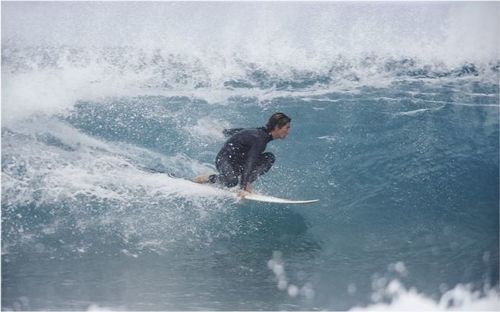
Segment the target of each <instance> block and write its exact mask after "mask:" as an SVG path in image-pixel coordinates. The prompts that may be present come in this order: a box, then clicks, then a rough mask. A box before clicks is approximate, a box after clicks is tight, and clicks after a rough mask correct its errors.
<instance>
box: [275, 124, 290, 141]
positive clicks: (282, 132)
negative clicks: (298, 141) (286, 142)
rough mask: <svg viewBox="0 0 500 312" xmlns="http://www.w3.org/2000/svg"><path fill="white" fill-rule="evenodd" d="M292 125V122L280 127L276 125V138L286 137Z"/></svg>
mask: <svg viewBox="0 0 500 312" xmlns="http://www.w3.org/2000/svg"><path fill="white" fill-rule="evenodd" d="M290 128H291V125H290V123H287V124H286V125H284V126H283V127H281V128H279V127H276V128H274V131H273V133H272V135H273V138H274V139H284V138H286V137H287V136H288V132H289V131H290Z"/></svg>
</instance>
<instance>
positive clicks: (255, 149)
mask: <svg viewBox="0 0 500 312" xmlns="http://www.w3.org/2000/svg"><path fill="white" fill-rule="evenodd" d="M265 148H266V147H265V145H263V144H262V143H261V142H255V143H254V144H252V147H251V148H250V150H249V151H248V157H247V161H246V163H245V166H244V168H243V174H242V175H241V185H240V187H241V189H245V188H246V187H247V185H248V183H249V178H250V175H251V173H252V170H254V167H255V164H256V162H257V159H258V158H259V155H260V154H261V153H262V152H263V151H264V149H265Z"/></svg>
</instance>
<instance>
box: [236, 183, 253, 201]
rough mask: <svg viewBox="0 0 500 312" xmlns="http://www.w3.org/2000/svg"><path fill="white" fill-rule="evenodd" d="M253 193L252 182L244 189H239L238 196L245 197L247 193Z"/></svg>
mask: <svg viewBox="0 0 500 312" xmlns="http://www.w3.org/2000/svg"><path fill="white" fill-rule="evenodd" d="M252 193H253V188H252V186H251V185H250V184H247V186H246V187H245V189H244V190H239V191H238V196H239V197H241V198H243V197H245V196H247V195H250V194H252Z"/></svg>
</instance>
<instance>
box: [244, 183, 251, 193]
mask: <svg viewBox="0 0 500 312" xmlns="http://www.w3.org/2000/svg"><path fill="white" fill-rule="evenodd" d="M245 191H246V192H248V193H253V188H252V185H250V184H247V186H245Z"/></svg>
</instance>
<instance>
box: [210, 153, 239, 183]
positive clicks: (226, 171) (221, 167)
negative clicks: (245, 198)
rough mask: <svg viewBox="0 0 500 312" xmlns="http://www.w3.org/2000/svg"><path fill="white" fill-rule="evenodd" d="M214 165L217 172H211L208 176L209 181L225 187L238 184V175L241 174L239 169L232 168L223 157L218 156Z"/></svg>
mask: <svg viewBox="0 0 500 312" xmlns="http://www.w3.org/2000/svg"><path fill="white" fill-rule="evenodd" d="M215 166H216V167H217V170H218V171H219V174H213V175H211V176H210V177H209V181H210V182H211V183H218V184H222V185H224V186H226V187H234V186H236V185H238V176H240V175H241V169H240V170H238V169H239V168H234V167H233V166H232V164H231V163H230V162H229V161H228V160H227V159H226V158H225V157H218V158H217V160H216V164H215Z"/></svg>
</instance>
